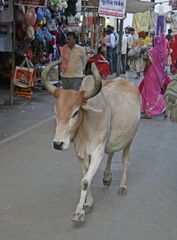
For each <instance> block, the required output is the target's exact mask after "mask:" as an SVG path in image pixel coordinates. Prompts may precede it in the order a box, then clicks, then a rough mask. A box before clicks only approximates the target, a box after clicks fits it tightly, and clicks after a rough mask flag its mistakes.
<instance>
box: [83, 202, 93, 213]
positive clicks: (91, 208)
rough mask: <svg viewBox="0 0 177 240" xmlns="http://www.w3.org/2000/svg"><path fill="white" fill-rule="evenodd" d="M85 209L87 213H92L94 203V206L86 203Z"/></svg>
mask: <svg viewBox="0 0 177 240" xmlns="http://www.w3.org/2000/svg"><path fill="white" fill-rule="evenodd" d="M84 210H85V214H88V213H91V212H92V210H93V204H92V206H87V205H85V206H84Z"/></svg>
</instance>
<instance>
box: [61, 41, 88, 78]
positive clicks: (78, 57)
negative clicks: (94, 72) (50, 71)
mask: <svg viewBox="0 0 177 240" xmlns="http://www.w3.org/2000/svg"><path fill="white" fill-rule="evenodd" d="M86 62H87V57H86V52H85V49H84V48H83V47H81V46H79V45H77V44H75V46H74V47H73V48H72V49H71V50H70V54H69V61H68V67H67V69H66V71H65V72H64V73H61V76H62V77H66V78H77V77H83V71H84V69H85V65H86Z"/></svg>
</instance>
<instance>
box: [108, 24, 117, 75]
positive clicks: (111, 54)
mask: <svg viewBox="0 0 177 240" xmlns="http://www.w3.org/2000/svg"><path fill="white" fill-rule="evenodd" d="M106 34H107V35H108V39H107V43H106V46H107V60H108V62H109V65H110V74H113V73H114V72H115V68H114V64H115V63H114V49H115V45H116V40H115V36H114V34H113V32H112V30H111V29H108V30H107V31H106Z"/></svg>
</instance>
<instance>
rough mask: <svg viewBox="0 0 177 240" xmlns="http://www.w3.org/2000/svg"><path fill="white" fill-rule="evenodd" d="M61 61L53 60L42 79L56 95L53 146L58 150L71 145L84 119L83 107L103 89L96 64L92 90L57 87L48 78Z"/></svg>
mask: <svg viewBox="0 0 177 240" xmlns="http://www.w3.org/2000/svg"><path fill="white" fill-rule="evenodd" d="M58 64H59V62H58V61H55V62H51V63H49V64H48V65H47V66H46V68H45V69H44V70H43V72H42V79H43V81H44V85H45V87H46V88H47V90H48V91H49V92H50V93H52V95H54V96H55V97H56V105H55V113H56V121H57V124H56V132H55V137H54V139H53V147H54V148H55V149H57V150H65V149H68V148H69V146H70V142H71V140H72V138H73V137H74V136H75V133H76V131H77V129H78V127H79V125H80V123H81V121H82V110H81V109H82V108H84V109H88V106H87V104H86V102H87V100H88V99H89V98H92V97H94V96H95V95H97V94H98V93H99V92H100V90H101V86H102V84H101V77H100V74H99V72H98V69H97V67H96V66H95V64H92V73H93V77H94V87H93V88H92V89H91V90H89V91H88V90H80V91H76V90H72V89H62V88H57V87H56V86H54V85H53V84H52V83H51V82H50V81H49V80H48V74H49V72H50V71H51V70H52V69H53V68H54V67H55V66H56V65H58Z"/></svg>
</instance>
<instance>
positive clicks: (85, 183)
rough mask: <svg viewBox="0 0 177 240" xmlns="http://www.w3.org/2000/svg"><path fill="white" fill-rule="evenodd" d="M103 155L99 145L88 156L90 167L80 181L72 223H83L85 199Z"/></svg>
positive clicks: (101, 146)
mask: <svg viewBox="0 0 177 240" xmlns="http://www.w3.org/2000/svg"><path fill="white" fill-rule="evenodd" d="M103 155H104V146H103V144H101V145H99V146H98V147H97V148H96V150H95V151H93V152H92V153H91V155H90V165H89V168H88V171H87V172H86V174H85V176H84V177H83V179H82V181H81V195H80V200H79V203H78V205H77V207H76V210H75V212H74V215H73V218H72V220H73V221H76V222H80V221H84V217H85V209H84V205H85V202H86V197H87V194H88V192H89V188H90V185H91V182H92V179H93V177H94V175H95V173H96V172H97V170H98V167H99V165H100V163H101V160H102V158H103Z"/></svg>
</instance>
